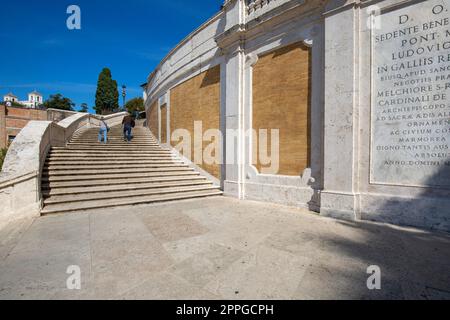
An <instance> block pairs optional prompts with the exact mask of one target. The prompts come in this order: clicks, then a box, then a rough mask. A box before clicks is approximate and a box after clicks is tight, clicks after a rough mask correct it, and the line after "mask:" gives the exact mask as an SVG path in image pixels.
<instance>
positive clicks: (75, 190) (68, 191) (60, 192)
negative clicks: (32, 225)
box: [42, 179, 213, 198]
mask: <svg viewBox="0 0 450 320" xmlns="http://www.w3.org/2000/svg"><path fill="white" fill-rule="evenodd" d="M141 185H142V186H140V185H139V184H137V185H134V184H129V185H100V186H92V187H91V186H89V187H86V186H80V187H67V188H46V189H43V190H42V195H43V196H44V197H46V198H47V197H51V196H65V195H80V194H93V193H100V192H115V191H133V190H147V189H163V188H170V187H176V186H180V187H187V186H201V185H205V186H206V185H209V186H211V185H213V183H212V182H211V181H208V180H206V179H205V180H197V181H195V180H193V181H189V180H186V181H182V180H177V181H171V182H166V183H165V184H164V183H153V184H152V183H141ZM108 187H109V188H108ZM53 189H55V190H54V191H52V190H53Z"/></svg>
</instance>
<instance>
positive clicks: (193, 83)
mask: <svg viewBox="0 0 450 320" xmlns="http://www.w3.org/2000/svg"><path fill="white" fill-rule="evenodd" d="M195 121H201V122H202V127H203V132H205V131H206V130H209V129H217V130H220V66H217V67H214V68H211V69H209V70H208V71H205V72H203V73H201V74H199V75H198V76H196V77H194V78H192V79H189V80H188V81H186V82H184V83H182V84H180V85H178V86H177V87H175V88H173V89H172V90H171V91H170V130H171V132H174V130H177V129H186V130H188V131H189V132H190V133H191V136H192V139H191V141H192V142H191V149H192V150H191V154H190V155H186V154H185V155H184V156H185V157H187V158H189V159H190V160H191V161H193V160H194V122H195ZM171 143H172V146H175V145H177V141H171ZM210 143H211V142H203V150H205V148H206V146H207V145H208V144H210ZM198 165H199V166H200V167H202V168H203V169H204V170H205V171H207V172H209V173H210V174H211V175H213V176H214V177H216V178H218V179H220V176H221V172H220V168H221V167H220V164H212V165H210V164H206V163H202V164H198Z"/></svg>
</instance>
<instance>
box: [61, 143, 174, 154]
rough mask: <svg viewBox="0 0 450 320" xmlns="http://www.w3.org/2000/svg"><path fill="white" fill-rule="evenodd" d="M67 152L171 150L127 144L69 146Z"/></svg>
mask: <svg viewBox="0 0 450 320" xmlns="http://www.w3.org/2000/svg"><path fill="white" fill-rule="evenodd" d="M65 150H77V151H83V150H91V151H123V152H127V151H169V149H163V148H161V147H160V146H135V145H132V144H127V145H125V146H114V145H108V144H96V145H92V146H71V145H68V146H67V147H66V148H65Z"/></svg>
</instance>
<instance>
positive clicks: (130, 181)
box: [41, 175, 208, 190]
mask: <svg viewBox="0 0 450 320" xmlns="http://www.w3.org/2000/svg"><path fill="white" fill-rule="evenodd" d="M167 177H168V179H161V178H159V179H158V178H156V179H155V180H153V181H152V180H146V178H142V180H137V179H139V178H135V179H127V178H121V179H122V180H119V181H118V180H117V179H116V180H114V181H107V182H106V181H105V182H104V183H100V182H98V181H97V182H94V181H95V180H94V181H93V183H92V184H90V185H86V182H82V181H79V182H78V183H74V182H73V181H72V182H71V181H60V182H50V183H49V182H46V183H43V184H42V187H41V190H49V189H64V188H80V187H88V188H91V187H101V186H125V185H130V184H144V183H160V182H175V181H190V180H192V181H208V179H206V178H205V177H203V176H200V175H198V176H192V175H187V176H167ZM104 180H109V179H104ZM50 184H53V186H51V185H50ZM54 184H58V185H56V186H55V185H54Z"/></svg>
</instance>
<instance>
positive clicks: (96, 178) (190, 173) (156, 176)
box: [42, 171, 200, 183]
mask: <svg viewBox="0 0 450 320" xmlns="http://www.w3.org/2000/svg"><path fill="white" fill-rule="evenodd" d="M175 172H176V171H175ZM199 175H200V173H198V172H195V171H194V172H191V171H186V172H184V173H182V174H173V175H151V176H137V177H105V176H101V175H95V177H92V176H87V177H85V176H82V177H78V179H74V178H75V177H76V176H73V177H72V176H68V177H70V179H63V180H61V179H51V180H49V179H47V178H42V182H43V183H45V182H50V183H52V182H68V181H93V180H113V179H133V178H158V177H170V176H199ZM60 178H61V177H60Z"/></svg>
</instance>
